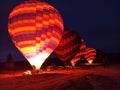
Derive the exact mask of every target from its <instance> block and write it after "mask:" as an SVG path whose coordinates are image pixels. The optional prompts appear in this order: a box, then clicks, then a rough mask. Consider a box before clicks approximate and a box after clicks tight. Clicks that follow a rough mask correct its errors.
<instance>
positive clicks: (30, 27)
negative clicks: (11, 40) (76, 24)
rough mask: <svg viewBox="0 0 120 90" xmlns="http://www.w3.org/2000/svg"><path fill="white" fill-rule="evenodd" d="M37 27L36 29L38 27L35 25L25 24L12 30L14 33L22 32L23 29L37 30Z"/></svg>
mask: <svg viewBox="0 0 120 90" xmlns="http://www.w3.org/2000/svg"><path fill="white" fill-rule="evenodd" d="M35 29H36V28H35V27H34V26H28V27H26V26H23V27H19V28H15V29H13V30H12V31H13V32H11V33H12V34H15V33H19V32H21V31H31V30H33V31H35Z"/></svg>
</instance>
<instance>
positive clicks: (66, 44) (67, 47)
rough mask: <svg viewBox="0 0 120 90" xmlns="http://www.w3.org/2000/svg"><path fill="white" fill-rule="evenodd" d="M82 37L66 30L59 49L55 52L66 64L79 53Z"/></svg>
mask: <svg viewBox="0 0 120 90" xmlns="http://www.w3.org/2000/svg"><path fill="white" fill-rule="evenodd" d="M80 39H81V37H80V35H79V34H78V33H77V32H75V31H73V30H64V32H63V36H62V39H61V41H60V43H59V45H58V47H57V48H56V49H55V50H54V52H55V53H56V54H57V56H58V57H59V59H60V60H61V61H62V62H63V63H64V64H69V63H70V61H71V60H72V58H73V57H74V56H75V54H76V53H77V52H78V51H79V48H80V45H81V42H80Z"/></svg>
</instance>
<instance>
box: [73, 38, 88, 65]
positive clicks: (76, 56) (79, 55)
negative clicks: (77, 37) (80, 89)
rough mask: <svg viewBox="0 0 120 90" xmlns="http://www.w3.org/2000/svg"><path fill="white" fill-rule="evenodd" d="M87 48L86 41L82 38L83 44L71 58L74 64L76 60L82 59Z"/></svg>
mask: <svg viewBox="0 0 120 90" xmlns="http://www.w3.org/2000/svg"><path fill="white" fill-rule="evenodd" d="M85 49H86V43H85V41H84V39H81V46H80V49H79V51H78V53H77V54H76V55H75V56H74V58H73V59H72V60H71V64H72V66H75V64H76V62H77V61H79V60H80V59H81V57H82V56H84V54H85Z"/></svg>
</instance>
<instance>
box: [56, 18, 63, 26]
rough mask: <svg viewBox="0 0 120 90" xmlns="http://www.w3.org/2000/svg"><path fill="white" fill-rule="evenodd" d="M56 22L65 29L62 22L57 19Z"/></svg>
mask: <svg viewBox="0 0 120 90" xmlns="http://www.w3.org/2000/svg"><path fill="white" fill-rule="evenodd" d="M55 22H56V23H57V24H58V25H59V26H60V27H61V28H63V24H62V23H61V21H60V20H58V19H57V18H55Z"/></svg>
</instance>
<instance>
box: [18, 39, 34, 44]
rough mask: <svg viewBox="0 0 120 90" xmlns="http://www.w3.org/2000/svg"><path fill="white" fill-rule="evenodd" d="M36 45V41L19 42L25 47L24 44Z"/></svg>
mask: <svg viewBox="0 0 120 90" xmlns="http://www.w3.org/2000/svg"><path fill="white" fill-rule="evenodd" d="M33 43H35V41H34V40H27V41H21V42H18V45H22V44H23V45H24V44H33Z"/></svg>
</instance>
